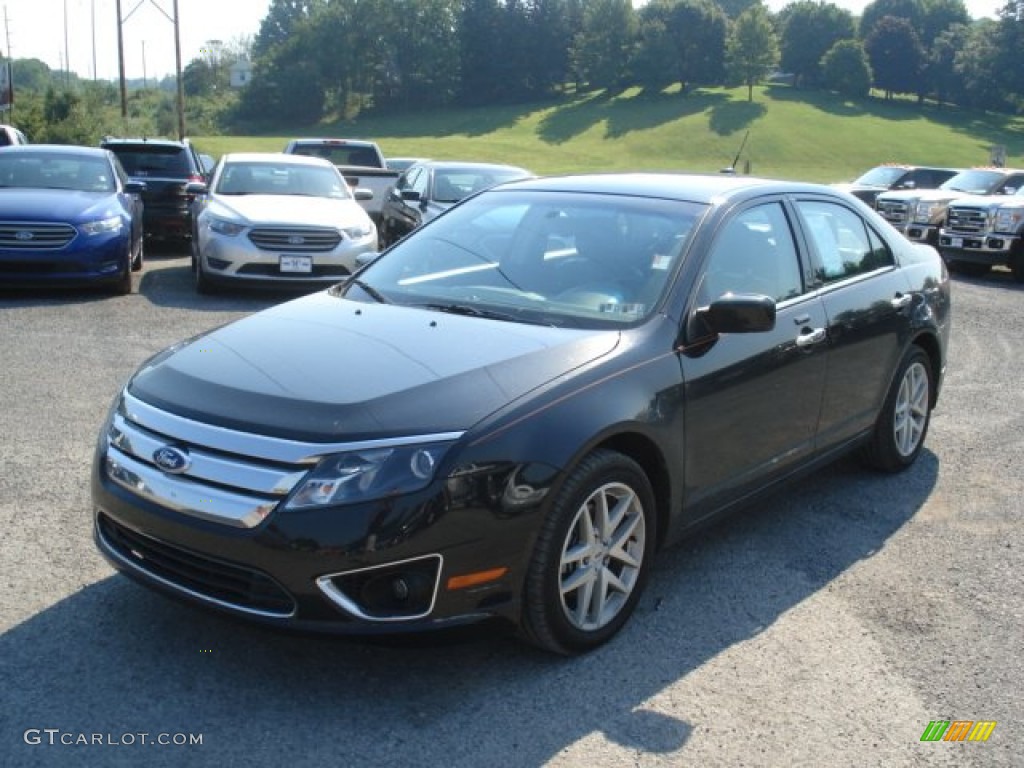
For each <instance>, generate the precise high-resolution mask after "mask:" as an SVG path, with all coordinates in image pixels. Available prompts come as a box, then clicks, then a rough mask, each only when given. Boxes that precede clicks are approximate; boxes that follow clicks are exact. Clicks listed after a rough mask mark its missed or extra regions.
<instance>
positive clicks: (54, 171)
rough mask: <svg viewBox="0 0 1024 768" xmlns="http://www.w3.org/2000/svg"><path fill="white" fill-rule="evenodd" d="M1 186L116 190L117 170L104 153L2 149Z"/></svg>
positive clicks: (93, 190)
mask: <svg viewBox="0 0 1024 768" xmlns="http://www.w3.org/2000/svg"><path fill="white" fill-rule="evenodd" d="M0 186H4V187H22V188H33V189H71V190H77V191H79V192H113V191H114V189H115V184H114V174H113V169H112V168H111V165H110V163H108V162H107V161H106V160H105V159H104V158H102V157H75V156H74V155H69V154H56V153H54V154H46V153H44V152H33V153H31V154H30V153H22V152H19V153H13V152H12V153H7V152H3V153H0Z"/></svg>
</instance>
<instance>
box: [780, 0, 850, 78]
mask: <svg viewBox="0 0 1024 768" xmlns="http://www.w3.org/2000/svg"><path fill="white" fill-rule="evenodd" d="M779 24H780V27H781V40H780V46H779V48H780V54H781V56H780V64H781V66H782V69H783V71H785V72H791V73H792V74H793V75H794V76H795V77H796V82H797V84H799V85H814V84H816V83H818V82H820V81H821V69H820V68H821V57H822V56H824V55H825V53H826V52H828V51H829V50H830V49H831V48H832V47H833V46H834V45H835V44H836V43H838V42H839V41H840V40H852V39H853V38H854V37H856V32H855V28H854V24H853V15H852V14H851V13H850V12H849V11H847V10H845V9H843V8H840V7H839V6H837V5H834V4H833V3H823V2H815V1H814V0H799V2H796V3H792V4H791V5H787V6H786V7H785V9H783V11H782V12H781V13H780V14H779Z"/></svg>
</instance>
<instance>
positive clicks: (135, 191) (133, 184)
mask: <svg viewBox="0 0 1024 768" xmlns="http://www.w3.org/2000/svg"><path fill="white" fill-rule="evenodd" d="M124 191H125V192H127V193H128V194H130V195H141V194H142V193H143V192H145V191H146V182H144V181H128V182H127V183H126V184H125V185H124Z"/></svg>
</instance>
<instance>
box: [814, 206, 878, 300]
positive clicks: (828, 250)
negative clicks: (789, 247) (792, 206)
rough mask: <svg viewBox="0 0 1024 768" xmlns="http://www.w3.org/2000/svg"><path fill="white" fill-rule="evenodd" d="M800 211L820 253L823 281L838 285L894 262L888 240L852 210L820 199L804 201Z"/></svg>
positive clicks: (819, 271)
mask: <svg viewBox="0 0 1024 768" xmlns="http://www.w3.org/2000/svg"><path fill="white" fill-rule="evenodd" d="M797 209H798V210H799V211H800V215H801V217H802V218H803V221H804V223H805V224H806V228H807V233H808V235H809V237H810V239H811V242H812V243H813V244H814V250H815V251H816V252H817V254H818V261H819V265H818V268H817V276H818V279H820V280H821V281H822V282H824V283H834V282H836V281H838V280H845V279H846V278H849V277H855V276H857V275H863V274H866V273H868V272H872V271H874V270H876V269H881V268H882V267H887V266H891V265H892V264H893V263H894V262H893V255H892V252H891V251H890V250H889V247H888V246H887V245H886V244H885V241H884V240H882V238H881V237H879V236H878V235H876V234H875V233H874V232H872V231H871V230H870V228H869V227H868V226H867V225H866V224H865V223H864V220H863V219H861V217H860V216H858V215H857V214H855V213H854V212H853V211H851V210H850V209H848V208H844V207H843V206H841V205H836V204H834V203H825V202H820V201H816V200H803V201H800V202H798V203H797Z"/></svg>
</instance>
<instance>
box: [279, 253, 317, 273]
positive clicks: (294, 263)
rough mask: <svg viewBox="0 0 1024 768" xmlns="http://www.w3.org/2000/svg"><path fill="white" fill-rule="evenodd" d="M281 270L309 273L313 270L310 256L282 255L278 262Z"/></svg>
mask: <svg viewBox="0 0 1024 768" xmlns="http://www.w3.org/2000/svg"><path fill="white" fill-rule="evenodd" d="M280 267H281V271H282V272H302V273H305V274H309V273H310V272H312V271H313V257H312V256H288V255H285V256H282V257H281V263H280Z"/></svg>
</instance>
